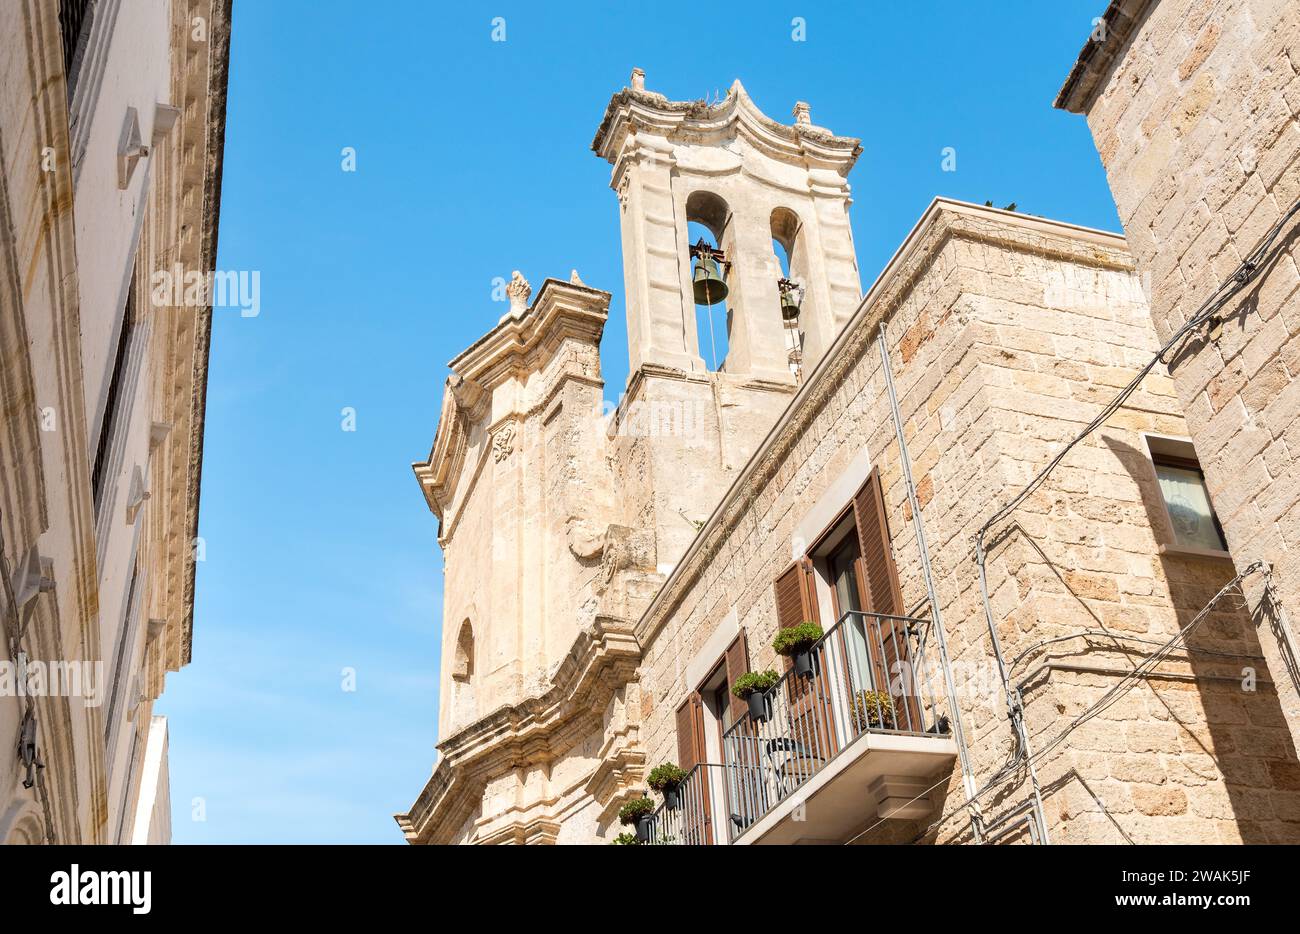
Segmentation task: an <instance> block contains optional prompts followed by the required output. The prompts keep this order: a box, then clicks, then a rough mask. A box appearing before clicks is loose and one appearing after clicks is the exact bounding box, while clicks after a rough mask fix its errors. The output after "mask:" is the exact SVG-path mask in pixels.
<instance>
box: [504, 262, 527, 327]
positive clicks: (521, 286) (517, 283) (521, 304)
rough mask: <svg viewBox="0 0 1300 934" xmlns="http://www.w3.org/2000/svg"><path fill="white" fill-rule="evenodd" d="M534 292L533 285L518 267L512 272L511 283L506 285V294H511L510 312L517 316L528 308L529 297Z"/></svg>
mask: <svg viewBox="0 0 1300 934" xmlns="http://www.w3.org/2000/svg"><path fill="white" fill-rule="evenodd" d="M532 294H533V287H532V286H531V285H529V284H528V280H527V279H525V278H524V274H523V273H521V272H520V271H519V270H518V269H516V270H515V271H514V272H512V273H511V274H510V284H509V285H507V286H506V295H508V296H510V313H511V314H513V315H515V316H516V317H517V316H519V315H521V314H523V313H524V311H525V310H526V309H527V308H528V299H529V297H530V296H531V295H532Z"/></svg>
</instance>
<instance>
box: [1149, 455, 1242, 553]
mask: <svg viewBox="0 0 1300 934" xmlns="http://www.w3.org/2000/svg"><path fill="white" fill-rule="evenodd" d="M1146 443H1147V449H1148V451H1149V452H1150V454H1151V463H1152V466H1153V467H1154V468H1155V474H1156V483H1157V485H1158V486H1159V488H1160V498H1161V500H1162V501H1163V502H1164V506H1165V515H1166V516H1167V517H1168V519H1169V531H1170V534H1171V535H1172V540H1171V541H1169V542H1168V543H1166V545H1164V546H1162V547H1161V551H1167V550H1171V549H1172V550H1175V551H1187V552H1191V553H1201V554H1205V553H1209V554H1225V553H1227V550H1228V545H1227V542H1226V540H1225V539H1224V537H1223V529H1222V527H1221V526H1220V525H1219V519H1218V517H1217V516H1216V515H1215V514H1214V504H1213V503H1212V502H1211V501H1210V492H1209V490H1208V489H1207V488H1206V486H1205V474H1204V472H1203V471H1202V470H1201V465H1200V462H1199V461H1198V460H1197V459H1196V449H1195V448H1193V447H1192V444H1191V442H1190V441H1186V440H1182V439H1177V438H1164V437H1159V436H1155V435H1148V436H1147V437H1146Z"/></svg>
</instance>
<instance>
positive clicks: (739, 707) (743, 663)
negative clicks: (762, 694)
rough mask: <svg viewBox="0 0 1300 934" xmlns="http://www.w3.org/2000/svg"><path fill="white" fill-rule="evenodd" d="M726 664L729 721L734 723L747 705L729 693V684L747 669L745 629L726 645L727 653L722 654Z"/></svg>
mask: <svg viewBox="0 0 1300 934" xmlns="http://www.w3.org/2000/svg"><path fill="white" fill-rule="evenodd" d="M724 658H725V659H726V664H727V689H728V693H729V696H730V698H731V722H732V723H735V722H736V721H737V720H739V719H740V718H741V717H743V716H744V715H745V711H746V710H748V709H749V705H748V704H747V703H746V702H745V701H743V700H741V699H740V698H739V697H737V696H736V695H735V694H730V689H731V685H733V684H735V683H736V679H737V678H739V677H740V676H741V675H743V674H744V673H745V672H747V671H749V646H748V645H747V644H746V642H745V630H743V629H742V630H741V631H740V635H738V636H736V638H735V641H733V642H732V643H731V645H729V646H727V654H726V655H725V656H724Z"/></svg>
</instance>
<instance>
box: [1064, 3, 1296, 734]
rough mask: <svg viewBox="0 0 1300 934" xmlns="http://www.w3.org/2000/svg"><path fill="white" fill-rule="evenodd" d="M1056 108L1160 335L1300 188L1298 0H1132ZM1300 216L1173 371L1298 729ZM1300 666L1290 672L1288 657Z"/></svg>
mask: <svg viewBox="0 0 1300 934" xmlns="http://www.w3.org/2000/svg"><path fill="white" fill-rule="evenodd" d="M1106 27H1107V28H1106V30H1105V31H1104V32H1103V33H1102V35H1101V36H1098V37H1095V38H1094V41H1092V42H1090V43H1089V44H1088V45H1087V46H1086V47H1085V49H1084V52H1083V54H1082V55H1081V57H1080V60H1079V63H1078V65H1076V67H1075V70H1074V73H1073V74H1072V75H1071V76H1070V80H1069V81H1068V82H1067V84H1066V86H1065V88H1064V89H1063V90H1062V92H1061V95H1060V97H1059V99H1058V100H1057V106H1059V107H1064V108H1066V109H1069V110H1072V111H1075V112H1077V113H1085V114H1087V118H1088V125H1089V127H1090V128H1091V130H1092V134H1093V138H1094V140H1095V141H1096V145H1097V148H1098V150H1099V152H1100V154H1101V159H1102V162H1103V163H1104V164H1105V167H1106V173H1107V177H1108V178H1109V180H1110V187H1111V191H1112V192H1113V194H1114V196H1115V203H1116V205H1117V207H1118V209H1119V214H1120V218H1121V220H1122V221H1123V223H1124V229H1125V231H1126V233H1127V236H1128V241H1129V245H1130V248H1131V249H1132V251H1133V255H1134V258H1135V260H1136V262H1137V267H1138V269H1139V270H1140V271H1141V273H1142V277H1143V281H1144V284H1145V286H1146V288H1147V290H1148V292H1149V295H1150V300H1151V314H1152V318H1153V321H1154V323H1155V329H1156V333H1157V334H1158V335H1159V336H1160V338H1161V340H1162V341H1163V340H1165V339H1167V338H1168V337H1169V335H1170V334H1171V333H1172V332H1173V331H1174V330H1175V329H1176V328H1177V327H1178V326H1179V325H1180V324H1181V323H1183V322H1184V321H1186V320H1187V318H1188V317H1189V316H1190V315H1191V314H1192V313H1193V312H1194V311H1195V310H1196V309H1197V307H1198V306H1200V305H1201V303H1202V302H1204V301H1205V299H1206V298H1207V297H1208V296H1209V295H1210V294H1211V293H1212V292H1213V291H1214V290H1215V289H1216V288H1217V287H1218V286H1219V284H1220V283H1221V282H1223V281H1224V280H1225V279H1226V278H1228V277H1229V276H1231V275H1232V274H1233V272H1234V271H1235V270H1236V268H1237V267H1238V265H1239V264H1240V262H1241V261H1242V259H1243V258H1244V257H1245V256H1246V255H1247V254H1248V253H1250V251H1251V250H1253V249H1254V248H1255V246H1256V245H1257V244H1258V243H1259V242H1260V240H1261V238H1263V237H1264V235H1265V234H1266V232H1267V231H1268V230H1269V229H1270V228H1271V227H1272V226H1273V225H1274V224H1275V223H1277V222H1278V221H1279V219H1280V218H1281V217H1282V216H1283V215H1284V214H1285V213H1286V212H1287V211H1288V210H1289V209H1290V208H1291V207H1292V205H1294V204H1295V203H1296V201H1297V200H1298V199H1300V120H1298V119H1297V118H1298V116H1300V74H1298V72H1300V52H1297V49H1300V7H1297V5H1296V4H1295V3H1294V2H1289V0H1160V2H1148V0H1126V2H1122V3H1114V4H1112V5H1111V8H1110V9H1109V10H1108V11H1107V13H1106ZM1297 230H1300V218H1295V219H1293V220H1292V221H1291V222H1290V223H1289V224H1288V225H1287V227H1286V229H1285V230H1283V232H1282V236H1281V238H1280V240H1279V249H1278V251H1277V254H1276V255H1275V256H1274V257H1273V258H1272V259H1271V261H1270V262H1269V263H1268V264H1267V265H1266V266H1265V267H1264V268H1263V269H1261V271H1260V272H1259V273H1258V275H1257V276H1256V278H1255V280H1254V281H1253V282H1252V284H1251V285H1250V286H1249V287H1248V288H1247V289H1246V290H1245V291H1244V292H1243V293H1242V294H1241V295H1240V296H1239V297H1238V298H1237V299H1236V300H1235V301H1233V302H1232V303H1231V304H1230V305H1229V306H1228V307H1227V308H1226V309H1225V310H1224V321H1223V323H1222V325H1221V326H1220V327H1215V328H1211V329H1210V330H1209V331H1208V332H1207V333H1205V334H1203V335H1201V336H1199V337H1198V339H1197V340H1195V341H1194V342H1193V343H1192V344H1191V345H1190V346H1189V348H1188V351H1187V352H1186V353H1184V354H1183V355H1181V356H1180V357H1179V358H1178V359H1177V360H1176V361H1174V366H1173V367H1172V368H1171V374H1172V376H1173V379H1174V383H1175V386H1176V387H1177V392H1178V396H1179V399H1180V400H1181V402H1182V405H1183V408H1184V410H1185V411H1186V413H1187V419H1188V423H1189V425H1190V426H1191V435H1192V437H1193V438H1194V439H1195V443H1196V449H1197V452H1198V454H1199V456H1200V460H1201V463H1202V465H1203V467H1204V469H1205V474H1206V481H1207V484H1208V486H1209V488H1210V491H1211V493H1212V495H1213V498H1214V503H1215V507H1216V509H1217V510H1218V514H1219V518H1220V519H1221V520H1222V522H1223V526H1224V532H1225V534H1226V536H1227V539H1228V542H1229V545H1230V547H1231V551H1232V553H1233V555H1234V557H1235V559H1236V561H1237V564H1238V566H1239V567H1242V566H1244V564H1245V563H1249V562H1250V561H1253V560H1256V559H1263V560H1265V561H1267V562H1269V563H1270V564H1271V565H1272V568H1273V582H1274V584H1275V586H1276V591H1275V593H1276V595H1277V602H1279V603H1280V612H1279V608H1278V607H1277V606H1276V605H1275V604H1274V603H1273V601H1272V600H1271V599H1270V598H1268V597H1267V596H1266V595H1265V593H1264V588H1263V586H1262V582H1261V581H1260V580H1258V579H1256V580H1252V581H1251V582H1250V587H1249V592H1250V595H1251V603H1252V611H1253V612H1254V613H1255V615H1256V617H1257V622H1258V624H1259V626H1260V629H1261V633H1262V643H1263V647H1264V651H1265V654H1266V655H1267V656H1268V659H1269V662H1270V665H1271V666H1272V668H1273V670H1274V671H1275V672H1276V673H1277V674H1278V676H1279V681H1280V683H1279V691H1280V693H1281V696H1282V702H1283V707H1284V709H1285V712H1286V718H1287V720H1288V722H1289V723H1290V725H1291V732H1292V739H1293V742H1294V741H1296V740H1297V738H1300V696H1298V695H1297V692H1296V680H1295V678H1296V660H1295V657H1294V654H1293V653H1294V644H1295V631H1296V630H1295V625H1296V617H1297V613H1298V612H1300V600H1298V598H1300V558H1298V557H1297V556H1298V555H1300V549H1298V548H1297V545H1300V461H1297V452H1296V451H1295V450H1293V448H1296V446H1297V443H1298V442H1300V435H1298V434H1297V432H1298V431H1300V428H1297V425H1298V424H1300V422H1298V421H1297V415H1300V381H1297V379H1296V377H1297V375H1298V374H1300V337H1298V336H1297V335H1298V334H1300V312H1298V311H1297V308H1296V292H1297V289H1300V276H1298V275H1297V268H1296V237H1297ZM1288 668H1289V669H1290V674H1289V675H1288V674H1287V669H1288Z"/></svg>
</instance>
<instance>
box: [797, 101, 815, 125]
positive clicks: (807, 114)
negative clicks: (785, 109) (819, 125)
mask: <svg viewBox="0 0 1300 934" xmlns="http://www.w3.org/2000/svg"><path fill="white" fill-rule="evenodd" d="M794 122H795V123H802V124H803V125H804V126H811V125H812V108H811V107H809V106H808V102H807V101H796V102H795V105H794Z"/></svg>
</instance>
